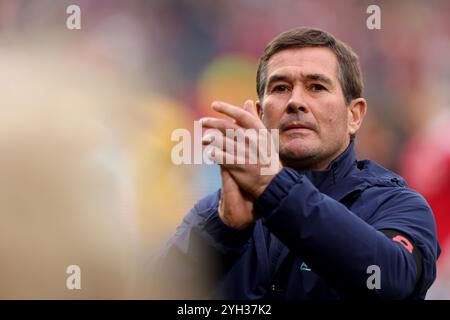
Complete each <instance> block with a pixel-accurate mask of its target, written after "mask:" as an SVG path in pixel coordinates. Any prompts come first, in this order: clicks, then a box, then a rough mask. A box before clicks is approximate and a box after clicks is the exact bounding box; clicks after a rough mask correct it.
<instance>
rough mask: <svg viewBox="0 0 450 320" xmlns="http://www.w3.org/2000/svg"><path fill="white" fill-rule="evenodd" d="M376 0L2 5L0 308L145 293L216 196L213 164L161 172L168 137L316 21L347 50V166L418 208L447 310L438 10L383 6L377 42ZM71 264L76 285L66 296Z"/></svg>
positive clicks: (449, 76)
mask: <svg viewBox="0 0 450 320" xmlns="http://www.w3.org/2000/svg"><path fill="white" fill-rule="evenodd" d="M71 4H76V5H78V6H79V7H80V8H81V29H80V30H69V29H68V28H67V27H66V20H67V18H68V17H69V14H67V13H66V8H67V7H68V6H69V5H71ZM370 4H372V3H371V2H369V1H325V0H314V1H300V0H277V1H275V0H240V1H238V0H214V1H212V0H149V1H143V0H139V1H138V0H131V1H121V0H108V1H106V0H96V1H93V0H90V1H89V0H76V1H75V0H72V1H65V0H62V1H51V0H32V1H30V0H28V1H25V0H14V1H12V0H11V1H9V0H0V177H1V179H0V218H1V221H2V223H1V224H0V253H1V256H2V259H1V262H0V283H1V286H0V298H3V299H11V298H26V299H47V298H56V299H78V298H83V299H99V298H106V299H130V298H138V299H139V298H148V297H150V298H152V297H157V293H156V294H155V293H154V292H157V289H154V290H155V291H153V293H149V290H148V289H142V284H143V283H145V282H146V281H147V275H146V270H148V269H146V266H147V263H148V262H149V261H151V259H152V257H153V256H154V255H155V254H156V253H157V252H158V250H159V248H160V247H161V246H162V245H163V243H164V242H165V241H166V240H167V239H168V238H169V237H170V235H171V234H172V233H173V232H174V230H175V228H176V226H177V225H178V224H179V223H180V221H181V219H182V217H183V216H184V214H186V212H187V211H188V210H189V209H190V208H191V207H192V206H193V205H194V203H195V202H196V201H197V200H198V199H199V198H200V197H201V196H204V195H206V194H208V193H210V192H212V191H214V190H215V189H216V188H218V187H219V184H220V180H219V174H218V170H217V168H216V167H214V166H207V165H192V166H188V165H183V166H176V165H174V164H173V163H172V162H171V157H170V156H171V149H172V147H173V146H174V145H175V144H176V143H175V142H173V141H171V139H170V138H171V134H172V132H173V130H174V129H177V128H187V129H189V130H192V127H193V121H194V120H195V119H198V118H200V117H201V116H205V115H211V114H212V113H211V110H210V104H211V102H212V101H213V100H217V99H221V100H225V101H228V102H230V103H234V104H237V105H242V104H243V102H244V101H245V99H248V98H250V99H255V98H256V89H255V75H256V68H257V62H258V58H259V57H260V55H261V53H262V50H263V49H264V47H265V46H266V44H267V43H268V42H269V41H270V40H271V39H272V38H273V37H274V36H275V35H277V34H278V33H280V32H282V31H285V30H287V29H291V28H294V27H297V26H313V27H319V28H322V29H325V30H327V31H329V32H331V33H333V34H334V35H335V36H336V37H338V38H340V39H341V40H343V41H345V42H347V43H348V44H349V45H350V46H351V47H353V49H354V50H355V51H356V52H357V53H358V54H359V56H360V60H361V66H362V70H363V74H364V79H365V92H364V95H365V97H366V98H367V100H368V106H369V111H368V115H367V117H366V119H365V123H364V125H363V128H362V130H361V131H360V132H359V134H358V137H357V140H356V141H357V143H356V144H357V154H358V157H359V158H361V159H364V158H370V159H372V160H375V161H377V162H379V163H380V164H382V165H383V166H385V167H387V168H389V169H391V170H394V171H395V172H397V173H400V174H401V175H403V176H404V177H405V178H406V179H407V181H408V183H409V184H410V186H411V187H412V188H414V189H416V190H418V191H419V192H421V193H422V194H423V195H424V196H425V197H426V199H427V200H428V201H429V203H430V205H431V206H432V208H433V210H434V214H435V217H436V221H437V226H438V235H439V240H440V244H441V247H442V255H441V257H440V259H439V263H438V278H437V280H436V282H435V284H434V285H433V287H432V289H431V290H430V291H429V293H428V296H427V298H429V299H450V237H449V235H450V216H449V212H448V211H449V208H450V90H449V84H450V64H449V63H448V62H447V60H448V57H450V39H449V33H450V19H448V13H449V12H450V2H448V1H378V2H377V4H378V5H379V6H380V8H381V30H369V29H368V28H367V27H366V19H367V17H368V16H369V14H367V13H366V9H367V7H368V6H369V5H370ZM72 264H76V265H79V266H80V268H81V286H82V290H68V289H67V288H66V278H67V277H68V274H66V267H67V266H69V265H72ZM147 285H148V284H147ZM150 286H151V284H150Z"/></svg>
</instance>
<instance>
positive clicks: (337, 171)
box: [302, 141, 357, 191]
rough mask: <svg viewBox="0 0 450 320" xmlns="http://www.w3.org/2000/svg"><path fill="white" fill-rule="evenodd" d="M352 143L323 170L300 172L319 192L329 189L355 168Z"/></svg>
mask: <svg viewBox="0 0 450 320" xmlns="http://www.w3.org/2000/svg"><path fill="white" fill-rule="evenodd" d="M353 148H354V142H353V141H350V143H349V145H348V146H347V148H346V149H345V151H344V152H342V153H341V154H340V155H339V156H338V157H337V158H336V159H334V160H333V161H331V163H330V164H329V165H328V167H327V168H326V169H325V170H321V171H315V170H307V171H302V173H303V174H304V175H306V176H307V177H308V178H309V180H310V181H311V182H312V183H313V184H314V185H315V186H316V187H317V188H318V189H319V190H321V191H323V190H324V189H326V188H327V187H331V186H333V185H335V184H336V183H338V182H339V180H341V179H343V178H344V177H345V176H347V175H348V174H349V173H350V171H351V169H352V168H353V167H354V166H355V164H356V162H357V160H356V155H355V152H354V149H353Z"/></svg>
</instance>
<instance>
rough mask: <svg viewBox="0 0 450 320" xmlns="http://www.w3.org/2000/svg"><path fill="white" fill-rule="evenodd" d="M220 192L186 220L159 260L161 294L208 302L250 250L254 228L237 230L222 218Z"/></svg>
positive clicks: (195, 207)
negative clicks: (222, 277) (224, 276)
mask: <svg viewBox="0 0 450 320" xmlns="http://www.w3.org/2000/svg"><path fill="white" fill-rule="evenodd" d="M219 197H220V190H219V191H218V192H216V193H214V194H212V195H210V196H208V197H206V198H204V199H202V200H200V201H199V202H198V203H197V204H196V205H195V206H194V207H193V208H192V210H191V211H190V212H189V213H188V214H187V215H186V216H185V217H184V219H183V222H182V223H181V225H179V226H178V227H177V230H176V232H175V234H174V235H173V236H172V237H171V239H170V240H169V241H168V242H167V244H166V246H165V248H164V249H163V251H162V252H161V254H159V256H158V257H157V259H156V262H157V263H156V266H157V267H156V269H157V271H156V273H155V274H157V278H158V282H159V283H162V285H160V287H161V291H162V293H163V295H164V296H169V297H170V298H178V299H179V298H184V299H186V298H188V299H189V298H206V297H209V296H210V295H211V292H212V290H214V289H215V287H216V284H217V281H220V278H221V276H222V275H223V274H224V273H225V272H226V271H227V269H229V268H230V267H231V266H232V265H233V263H234V261H236V259H237V258H239V256H240V255H241V253H242V252H243V251H244V250H246V248H247V247H248V243H249V240H250V238H251V235H252V233H253V226H250V227H249V228H247V229H245V230H237V229H233V228H230V227H228V226H227V225H225V224H224V223H223V222H222V220H221V219H220V217H219V215H218V203H219Z"/></svg>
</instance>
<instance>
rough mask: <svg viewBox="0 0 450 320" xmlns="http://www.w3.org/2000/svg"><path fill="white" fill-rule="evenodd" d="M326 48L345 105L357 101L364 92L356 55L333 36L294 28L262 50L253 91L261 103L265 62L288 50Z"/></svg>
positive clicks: (264, 82) (317, 31)
mask: <svg viewBox="0 0 450 320" xmlns="http://www.w3.org/2000/svg"><path fill="white" fill-rule="evenodd" d="M308 47H325V48H329V49H330V50H331V51H333V52H334V54H335V55H336V57H337V61H338V77H339V82H340V83H341V87H342V91H343V94H344V97H345V102H346V104H347V105H348V104H349V103H350V102H351V101H352V100H353V99H356V98H360V97H361V96H362V91H363V86H364V85H363V79H362V74H361V68H360V66H359V61H358V56H357V55H356V54H355V52H353V50H352V49H351V48H350V47H349V46H348V45H346V44H345V43H343V42H342V41H340V40H338V39H336V38H335V37H334V36H333V35H332V34H330V33H328V32H326V31H323V30H320V29H314V28H309V27H300V28H295V29H292V30H289V31H285V32H283V33H280V34H279V35H278V36H276V37H275V38H274V39H273V40H272V41H271V42H270V43H269V44H268V45H267V47H266V48H265V49H264V54H263V55H262V57H261V59H260V60H259V65H258V71H257V73H256V90H257V93H258V98H259V100H261V101H262V99H263V96H264V90H265V86H266V80H267V79H266V76H267V74H266V73H267V70H266V69H267V63H268V62H269V60H270V58H271V57H272V56H273V55H274V54H275V53H277V52H279V51H281V50H285V49H290V48H308Z"/></svg>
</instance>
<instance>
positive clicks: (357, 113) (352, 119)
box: [347, 98, 367, 135]
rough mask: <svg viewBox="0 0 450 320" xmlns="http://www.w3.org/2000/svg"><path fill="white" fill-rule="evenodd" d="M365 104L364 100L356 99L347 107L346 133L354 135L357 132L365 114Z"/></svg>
mask: <svg viewBox="0 0 450 320" xmlns="http://www.w3.org/2000/svg"><path fill="white" fill-rule="evenodd" d="M366 108H367V102H366V100H365V99H364V98H357V99H354V100H352V102H350V105H349V106H348V124H347V126H348V133H349V134H350V135H354V134H355V133H356V131H358V129H359V127H361V124H362V122H363V119H364V116H365V114H366Z"/></svg>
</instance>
